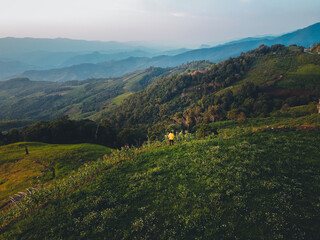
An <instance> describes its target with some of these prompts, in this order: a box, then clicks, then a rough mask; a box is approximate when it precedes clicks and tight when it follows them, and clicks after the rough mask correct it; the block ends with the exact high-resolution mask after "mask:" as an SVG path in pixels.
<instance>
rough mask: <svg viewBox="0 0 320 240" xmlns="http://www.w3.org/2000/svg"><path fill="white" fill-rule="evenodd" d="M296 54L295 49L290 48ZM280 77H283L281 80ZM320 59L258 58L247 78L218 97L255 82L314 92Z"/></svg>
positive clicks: (298, 57)
mask: <svg viewBox="0 0 320 240" xmlns="http://www.w3.org/2000/svg"><path fill="white" fill-rule="evenodd" d="M289 49H290V51H291V52H294V51H295V50H294V48H289ZM280 75H282V77H281V78H280ZM319 79H320V58H319V57H318V56H315V55H310V54H307V53H304V54H299V55H292V56H290V55H288V56H287V55H284V56H278V55H277V56H269V55H268V56H264V57H261V58H258V59H257V60H256V62H255V64H254V65H253V67H252V68H251V69H250V71H249V72H248V73H247V75H246V77H245V78H244V79H243V80H241V81H239V82H237V83H235V84H234V85H233V86H230V87H228V88H225V89H222V90H221V91H219V92H217V95H221V94H223V93H225V92H226V91H227V90H232V91H233V92H237V91H238V89H240V88H241V86H242V84H243V83H245V82H253V83H254V84H255V85H257V86H260V87H268V86H274V87H276V88H285V89H299V90H305V89H308V90H309V89H310V90H314V89H315V88H316V87H319V85H320V82H319Z"/></svg>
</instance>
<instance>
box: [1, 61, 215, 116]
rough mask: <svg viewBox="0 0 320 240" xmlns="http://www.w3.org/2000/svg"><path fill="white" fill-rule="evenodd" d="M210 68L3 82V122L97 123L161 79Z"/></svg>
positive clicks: (195, 65)
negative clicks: (69, 119)
mask: <svg viewBox="0 0 320 240" xmlns="http://www.w3.org/2000/svg"><path fill="white" fill-rule="evenodd" d="M210 65H211V64H210V63H209V62H198V63H190V64H186V65H182V66H179V67H176V68H165V69H162V68H153V67H151V68H148V69H145V70H140V71H135V72H132V73H130V74H126V75H124V76H122V77H121V78H109V79H105V78H101V79H89V80H86V81H69V82H62V83H59V82H49V81H31V80H29V79H27V78H17V79H12V80H8V81H2V82H0V99H1V101H0V108H1V111H0V120H16V119H20V120H21V119H29V120H30V119H31V120H33V121H39V120H53V119H55V118H57V117H59V116H62V115H65V114H68V115H69V116H70V117H72V118H74V119H80V118H94V119H97V118H99V113H100V112H104V111H108V109H110V108H112V107H114V106H115V105H117V104H119V103H120V102H121V100H122V99H124V98H125V97H127V96H129V94H130V93H133V92H136V91H139V90H141V89H144V88H145V87H147V86H148V85H150V84H152V83H153V82H155V81H157V80H158V79H160V78H161V77H165V76H168V75H171V74H179V73H182V72H185V71H195V70H204V69H205V68H206V67H209V66H210ZM80 70H81V68H80ZM116 97H117V98H116ZM114 98H116V99H114ZM113 99H114V100H113Z"/></svg>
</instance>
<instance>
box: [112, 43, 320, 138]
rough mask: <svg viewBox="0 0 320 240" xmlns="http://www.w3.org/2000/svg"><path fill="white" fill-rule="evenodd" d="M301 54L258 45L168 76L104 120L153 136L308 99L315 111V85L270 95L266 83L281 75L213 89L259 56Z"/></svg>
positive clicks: (238, 76) (263, 113) (241, 74)
mask: <svg viewBox="0 0 320 240" xmlns="http://www.w3.org/2000/svg"><path fill="white" fill-rule="evenodd" d="M301 54H303V48H301V47H297V46H291V47H290V48H289V47H285V46H283V45H279V44H278V45H274V46H271V47H268V46H265V45H262V46H260V47H259V48H258V49H256V50H252V51H249V52H247V53H245V54H241V55H240V56H239V57H237V58H229V59H228V60H226V61H223V62H221V63H218V64H213V65H212V66H211V68H210V69H209V70H207V71H196V72H191V73H187V74H180V75H171V76H169V77H167V78H163V79H161V80H159V81H158V82H156V83H155V84H153V85H151V86H149V87H148V88H146V89H145V90H143V91H141V92H139V93H137V94H134V95H131V96H130V97H128V98H127V99H126V100H124V103H123V104H121V105H120V106H119V107H118V108H117V109H116V110H115V111H114V112H113V113H111V115H110V116H109V117H108V120H109V121H110V123H111V124H112V125H113V126H114V127H115V129H117V131H118V132H121V131H122V130H123V129H131V130H132V131H136V132H139V130H141V131H145V132H146V135H148V137H150V136H151V137H152V138H155V137H157V136H159V134H161V133H162V134H163V133H164V132H166V131H169V130H171V129H174V130H178V131H179V130H180V129H184V130H185V129H187V130H189V131H196V129H198V126H200V125H199V124H208V123H210V122H215V121H223V120H227V119H231V120H239V121H246V118H251V117H268V116H270V115H271V114H272V113H275V112H276V111H279V110H281V109H283V110H284V111H285V110H286V109H287V108H288V107H294V106H299V105H308V104H311V105H310V113H312V112H315V111H316V108H315V107H314V104H313V102H315V101H317V100H318V98H319V96H320V91H319V89H320V88H319V89H318V90H317V89H313V90H310V91H291V90H290V89H289V90H288V91H287V93H281V94H279V95H275V94H274V91H276V90H277V87H276V86H274V85H272V84H274V83H275V82H276V81H281V78H282V76H281V75H279V76H278V75H274V76H271V77H270V79H269V80H268V81H270V83H271V85H266V86H260V85H257V84H255V82H254V79H253V80H252V81H253V82H246V83H241V85H239V86H237V87H236V90H235V91H231V90H227V89H226V90H224V91H223V92H220V93H219V94H216V93H217V92H219V91H220V90H223V89H225V88H228V87H229V86H232V85H235V84H236V83H238V82H239V81H241V80H243V79H244V78H245V77H246V76H247V74H248V73H249V71H251V69H252V67H253V66H255V65H256V64H261V59H262V60H263V59H266V60H268V59H280V61H282V60H284V61H288V59H289V60H290V59H292V58H296V57H297V56H299V55H301ZM259 61H260V62H259ZM281 67H282V66H281ZM283 68H284V67H283ZM271 71H274V69H271ZM283 71H284V72H285V71H286V69H283ZM274 72H276V71H274ZM201 126H204V125H201Z"/></svg>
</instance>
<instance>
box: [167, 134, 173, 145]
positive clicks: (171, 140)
mask: <svg viewBox="0 0 320 240" xmlns="http://www.w3.org/2000/svg"><path fill="white" fill-rule="evenodd" d="M168 138H169V145H170V146H171V145H173V144H174V142H173V140H174V134H173V133H172V132H171V133H169V135H168Z"/></svg>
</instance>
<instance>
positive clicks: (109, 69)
mask: <svg viewBox="0 0 320 240" xmlns="http://www.w3.org/2000/svg"><path fill="white" fill-rule="evenodd" d="M319 33H320V23H316V24H314V25H311V26H309V27H306V28H304V29H300V30H297V31H294V32H292V33H288V34H284V35H282V36H279V37H265V38H247V39H244V40H240V41H235V42H231V43H226V44H224V45H220V46H216V47H212V48H203V49H197V50H191V51H187V52H184V53H181V54H178V55H175V56H166V55H162V56H156V57H152V58H147V57H144V58H139V57H130V58H127V59H123V60H120V61H111V62H102V63H98V64H86V65H75V66H71V67H67V68H60V69H54V70H42V71H27V72H24V73H22V74H20V75H19V77H28V78H30V79H32V80H35V81H41V80H48V81H68V80H84V79H86V78H90V77H97V76H99V77H119V76H121V75H122V74H125V73H128V72H131V71H134V70H141V69H144V68H147V67H150V66H155V67H175V66H178V65H181V64H184V63H187V62H192V61H200V60H209V61H211V62H220V61H222V60H226V59H228V58H229V57H236V56H238V55H240V54H241V53H242V52H247V51H249V50H253V49H255V48H257V47H259V46H260V45H262V44H264V45H267V46H271V45H274V44H283V45H286V46H289V45H292V44H295V45H299V46H304V47H310V46H312V45H313V44H315V43H318V42H320V34H319Z"/></svg>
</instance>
